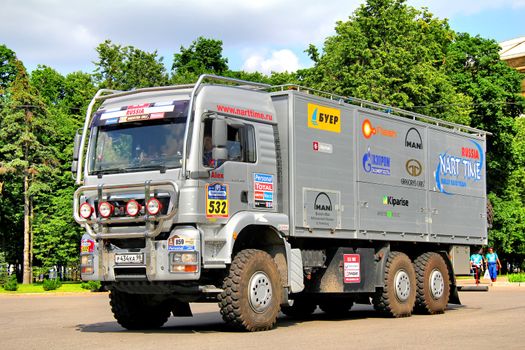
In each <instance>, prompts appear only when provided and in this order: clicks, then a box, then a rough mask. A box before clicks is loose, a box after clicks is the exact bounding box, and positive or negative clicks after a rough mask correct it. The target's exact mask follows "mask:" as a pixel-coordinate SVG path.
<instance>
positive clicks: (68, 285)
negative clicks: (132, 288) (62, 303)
mask: <svg viewBox="0 0 525 350" xmlns="http://www.w3.org/2000/svg"><path fill="white" fill-rule="evenodd" d="M80 286H81V283H79V282H62V286H61V287H60V288H58V289H56V290H50V291H47V292H46V291H44V288H43V287H42V283H33V284H18V290H17V291H16V292H9V291H6V290H4V289H3V288H0V294H24V293H45V294H54V293H89V290H87V289H82V288H81V287H80Z"/></svg>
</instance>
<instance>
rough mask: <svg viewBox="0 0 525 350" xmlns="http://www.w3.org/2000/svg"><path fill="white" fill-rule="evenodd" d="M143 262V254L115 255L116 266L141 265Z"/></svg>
mask: <svg viewBox="0 0 525 350" xmlns="http://www.w3.org/2000/svg"><path fill="white" fill-rule="evenodd" d="M143 261H144V255H143V254H116V255H115V263H116V264H142V262H143Z"/></svg>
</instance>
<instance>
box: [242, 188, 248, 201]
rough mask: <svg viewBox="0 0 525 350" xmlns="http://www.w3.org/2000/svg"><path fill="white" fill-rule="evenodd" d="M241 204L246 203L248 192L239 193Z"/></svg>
mask: <svg viewBox="0 0 525 350" xmlns="http://www.w3.org/2000/svg"><path fill="white" fill-rule="evenodd" d="M241 203H248V191H242V192H241Z"/></svg>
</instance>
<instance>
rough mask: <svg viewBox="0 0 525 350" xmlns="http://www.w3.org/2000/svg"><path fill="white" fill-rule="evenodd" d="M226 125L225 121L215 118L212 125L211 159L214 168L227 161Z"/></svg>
mask: <svg viewBox="0 0 525 350" xmlns="http://www.w3.org/2000/svg"><path fill="white" fill-rule="evenodd" d="M227 142H228V124H227V123H226V120H224V119H219V118H216V119H214V120H213V125H212V145H213V148H212V158H213V159H214V160H215V162H214V164H215V167H218V166H220V165H221V164H222V163H224V161H225V160H227V159H228V149H227V148H226V145H227Z"/></svg>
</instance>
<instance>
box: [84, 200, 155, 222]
mask: <svg viewBox="0 0 525 350" xmlns="http://www.w3.org/2000/svg"><path fill="white" fill-rule="evenodd" d="M122 210H123V208H120V209H119V208H115V206H114V205H113V204H111V203H110V202H108V201H104V202H100V204H99V205H98V214H99V215H100V216H101V217H103V218H109V217H111V216H113V215H114V214H115V215H117V216H119V212H122ZM125 210H126V214H127V215H128V216H137V215H140V214H144V213H145V212H146V213H147V214H149V215H159V214H160V213H161V211H162V203H161V201H160V200H158V199H157V198H155V197H153V198H150V199H149V200H148V202H147V203H146V205H145V206H144V208H143V206H142V205H141V204H140V203H139V202H137V201H136V200H134V199H132V200H130V201H128V202H127V203H126V209H125ZM94 213H95V209H94V208H93V207H92V206H91V205H90V204H89V203H87V202H84V203H82V204H81V205H80V208H79V214H80V216H81V217H82V218H83V219H86V220H88V219H90V218H91V217H92V216H93V214H94Z"/></svg>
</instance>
